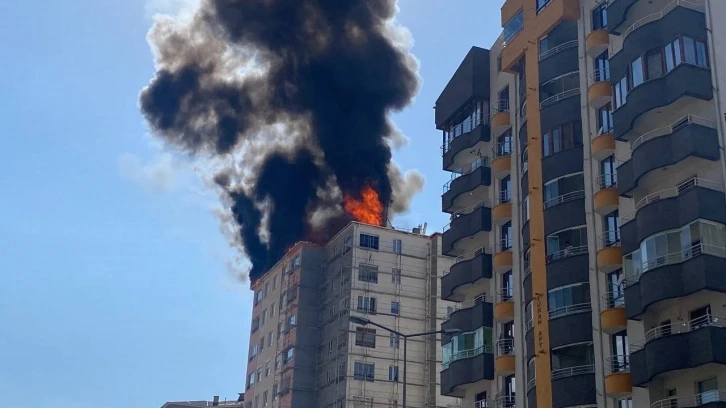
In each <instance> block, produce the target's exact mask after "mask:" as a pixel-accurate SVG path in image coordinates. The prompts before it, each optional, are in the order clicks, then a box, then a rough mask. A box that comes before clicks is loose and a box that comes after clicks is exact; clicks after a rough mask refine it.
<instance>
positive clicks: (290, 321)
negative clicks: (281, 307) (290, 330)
mask: <svg viewBox="0 0 726 408" xmlns="http://www.w3.org/2000/svg"><path fill="white" fill-rule="evenodd" d="M288 324H289V326H290V327H294V326H295V325H296V324H297V316H295V315H292V316H290V318H289V319H288Z"/></svg>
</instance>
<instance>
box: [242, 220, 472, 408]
mask: <svg viewBox="0 0 726 408" xmlns="http://www.w3.org/2000/svg"><path fill="white" fill-rule="evenodd" d="M452 261H453V259H452V258H449V257H446V256H443V255H442V254H441V235H440V234H434V235H432V236H426V235H424V231H422V229H421V228H417V229H415V230H414V231H412V232H410V231H401V230H396V229H393V228H384V227H378V226H373V225H367V224H362V223H358V222H353V223H350V224H349V225H348V226H347V227H345V228H344V229H343V230H341V231H340V232H339V233H338V234H337V235H336V236H335V237H333V238H332V239H331V240H330V241H329V242H328V243H327V244H326V245H325V246H316V245H313V244H309V243H304V242H301V243H298V244H297V245H295V246H294V247H293V248H292V249H291V250H290V251H289V252H288V253H287V254H286V255H285V257H283V259H281V260H280V261H279V262H278V263H277V265H275V266H274V267H273V268H271V269H270V271H269V272H267V273H266V274H264V275H263V276H261V277H260V278H259V279H258V280H257V281H256V282H254V283H253V286H252V288H253V290H254V291H255V305H254V307H253V312H252V313H253V314H252V316H253V317H252V333H251V336H250V357H249V362H248V368H247V384H246V385H247V387H246V393H245V401H246V403H245V404H246V408H262V407H268V406H269V407H286V408H298V407H300V408H308V407H321V408H328V407H333V408H347V407H350V408H353V407H355V408H372V407H400V406H402V404H403V370H404V367H403V351H404V350H403V346H404V339H402V338H399V337H398V336H396V335H395V334H392V333H390V332H388V331H386V330H384V329H382V328H380V327H376V326H374V325H371V324H367V325H360V324H356V323H352V322H351V321H350V318H351V316H353V317H358V318H362V319H368V320H369V321H371V322H375V323H376V324H379V325H382V326H384V327H387V328H390V329H392V330H394V331H396V332H399V333H402V334H406V335H409V334H414V333H426V332H437V331H440V330H441V329H442V324H444V322H445V321H446V317H447V316H448V315H450V314H452V313H454V310H455V309H456V308H457V307H461V306H460V305H459V304H458V303H456V302H448V301H443V300H441V291H440V286H439V280H440V278H441V277H442V276H443V274H444V273H447V272H448V271H449V269H450V265H451V263H452ZM263 320H264V322H263ZM443 328H450V329H451V328H453V327H446V326H445V325H444V327H443ZM455 329H459V330H463V329H464V328H455ZM441 341H442V336H441V334H438V333H435V334H429V335H426V336H419V337H412V338H410V339H409V340H408V343H407V393H406V395H407V397H406V402H407V406H408V407H411V408H414V407H418V408H424V407H441V408H445V407H448V406H450V405H452V404H454V405H455V404H457V403H458V400H457V399H456V398H453V397H446V396H442V395H441V392H440V386H439V383H440V378H439V376H440V372H441V361H442V355H441V352H442V351H441V350H442V349H441ZM263 343H264V346H263V345H262V344H263ZM268 368H269V369H268Z"/></svg>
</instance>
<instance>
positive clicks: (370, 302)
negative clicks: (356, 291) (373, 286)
mask: <svg viewBox="0 0 726 408" xmlns="http://www.w3.org/2000/svg"><path fill="white" fill-rule="evenodd" d="M358 310H360V311H365V312H370V313H375V312H376V298H374V297H368V296H358Z"/></svg>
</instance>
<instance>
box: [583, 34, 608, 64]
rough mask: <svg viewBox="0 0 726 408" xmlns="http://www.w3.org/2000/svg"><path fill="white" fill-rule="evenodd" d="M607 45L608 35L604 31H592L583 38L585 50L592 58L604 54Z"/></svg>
mask: <svg viewBox="0 0 726 408" xmlns="http://www.w3.org/2000/svg"><path fill="white" fill-rule="evenodd" d="M609 45H610V33H609V32H608V30H606V29H600V30H595V31H592V32H590V34H588V35H587V38H585V49H586V51H587V53H588V55H590V56H591V57H593V58H595V57H597V56H598V55H600V54H602V53H603V52H605V50H607V49H608V46H609Z"/></svg>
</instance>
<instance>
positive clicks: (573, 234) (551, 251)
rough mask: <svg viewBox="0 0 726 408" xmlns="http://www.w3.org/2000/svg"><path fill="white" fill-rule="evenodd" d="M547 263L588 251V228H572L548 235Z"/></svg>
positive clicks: (546, 246) (546, 247)
mask: <svg viewBox="0 0 726 408" xmlns="http://www.w3.org/2000/svg"><path fill="white" fill-rule="evenodd" d="M545 249H546V251H547V263H550V262H553V261H556V260H559V259H564V258H569V257H571V256H575V255H581V254H585V253H587V228H586V227H585V226H581V227H575V228H570V229H566V230H562V231H559V232H556V233H554V234H550V235H548V236H547V241H546V245H545Z"/></svg>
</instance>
